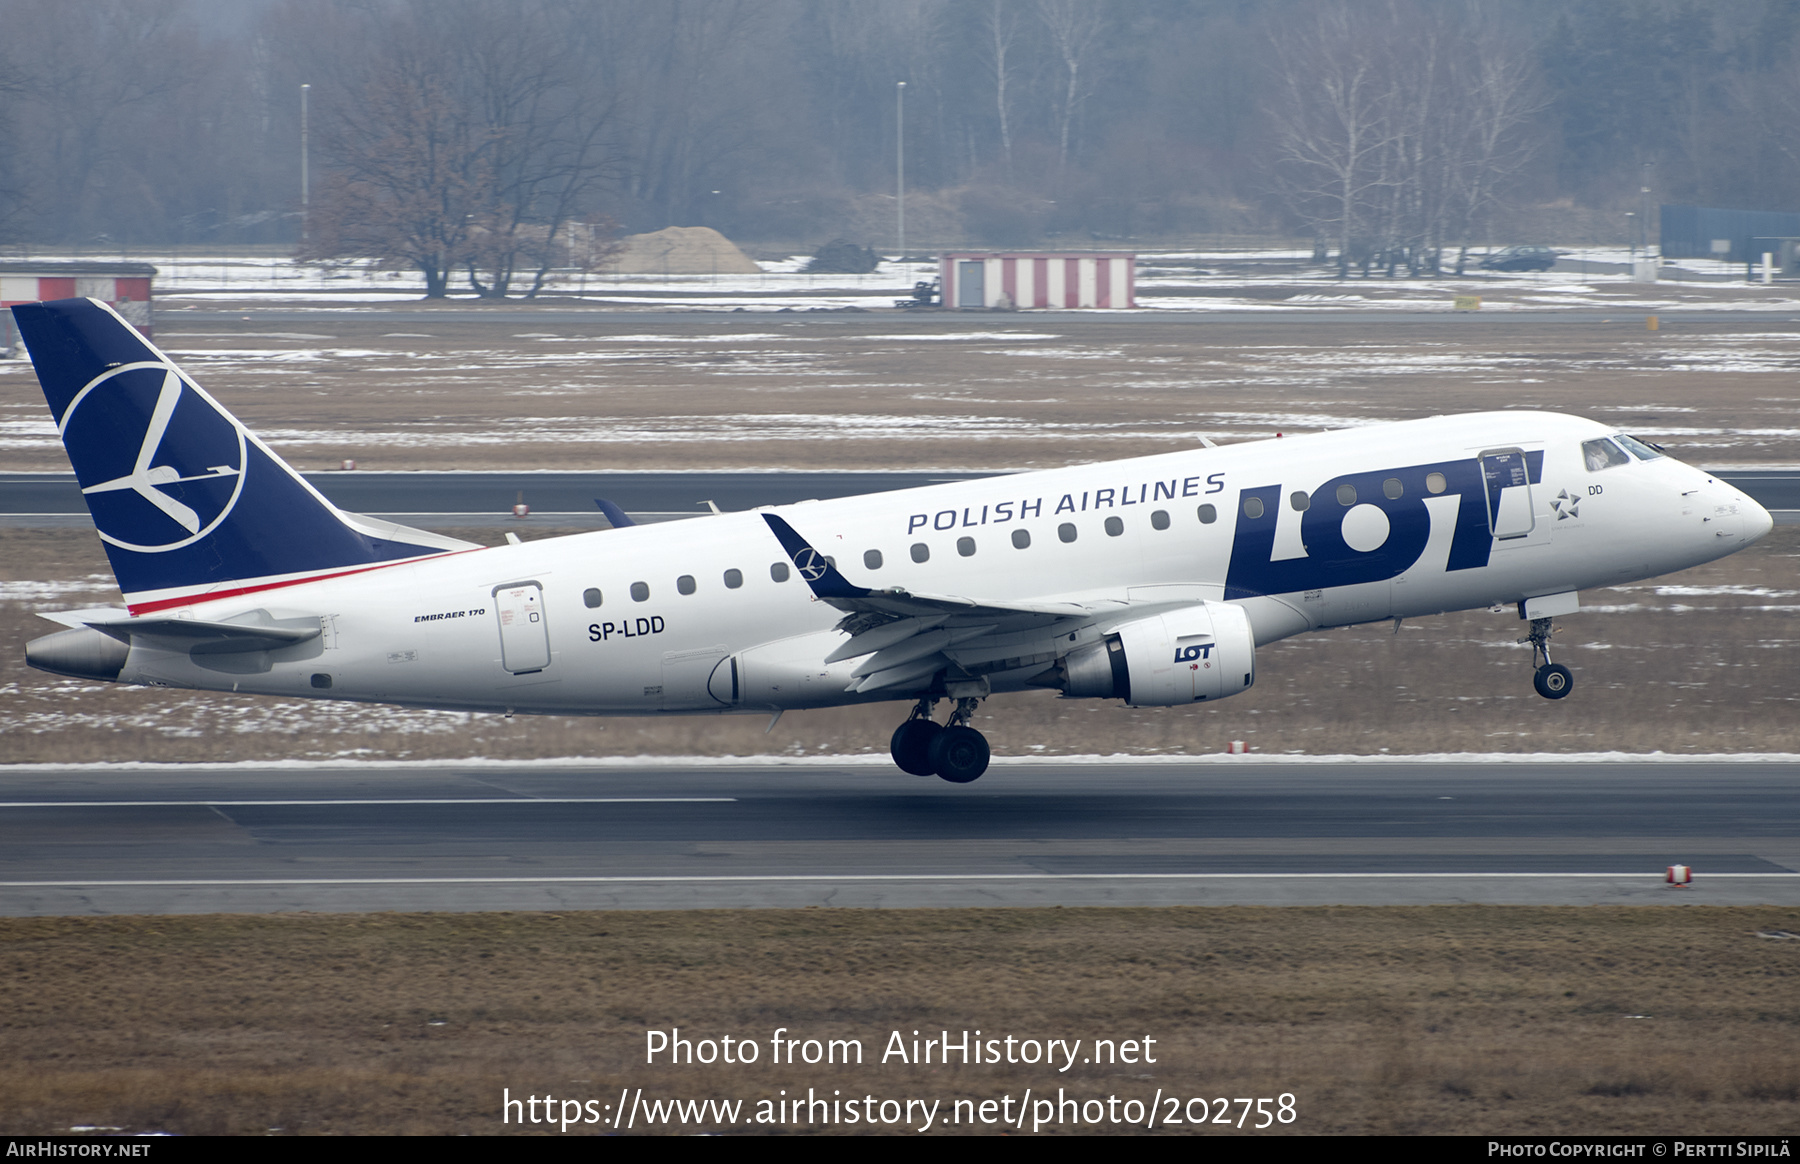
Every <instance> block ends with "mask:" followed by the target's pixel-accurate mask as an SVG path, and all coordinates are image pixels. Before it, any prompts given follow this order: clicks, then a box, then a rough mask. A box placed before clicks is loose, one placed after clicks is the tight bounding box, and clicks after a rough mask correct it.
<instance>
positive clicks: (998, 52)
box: [977, 0, 1020, 182]
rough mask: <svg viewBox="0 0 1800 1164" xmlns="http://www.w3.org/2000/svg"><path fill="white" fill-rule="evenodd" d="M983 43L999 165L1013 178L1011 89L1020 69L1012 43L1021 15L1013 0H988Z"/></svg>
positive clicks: (984, 15) (982, 30) (983, 21)
mask: <svg viewBox="0 0 1800 1164" xmlns="http://www.w3.org/2000/svg"><path fill="white" fill-rule="evenodd" d="M981 33H982V37H981V43H980V44H979V46H978V47H977V51H978V52H979V53H980V55H981V57H982V61H983V63H984V64H986V65H987V67H988V71H989V72H990V73H991V74H992V76H993V78H994V118H995V120H996V121H997V122H998V123H999V128H1000V166H1001V171H1002V173H1004V174H1005V176H1006V180H1007V181H1008V182H1011V181H1012V180H1013V137H1012V98H1011V95H1010V94H1009V93H1008V89H1009V88H1010V87H1011V85H1012V81H1013V73H1014V71H1015V70H1016V69H1017V68H1018V62H1017V60H1016V59H1015V57H1014V52H1013V46H1014V44H1015V43H1016V42H1017V41H1018V39H1019V33H1020V29H1019V14H1018V10H1017V8H1016V7H1015V6H1014V0H988V5H987V7H985V8H984V9H982V12H981Z"/></svg>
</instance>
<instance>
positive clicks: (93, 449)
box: [58, 361, 246, 554]
mask: <svg viewBox="0 0 1800 1164" xmlns="http://www.w3.org/2000/svg"><path fill="white" fill-rule="evenodd" d="M58 427H59V430H60V432H61V435H62V438H63V443H64V445H65V446H66V447H67V448H68V450H69V459H70V460H71V461H72V462H73V463H74V466H75V474H76V478H77V480H78V481H80V483H81V491H82V493H84V494H85V495H86V496H87V502H88V508H89V509H90V510H91V511H92V513H93V515H94V524H95V526H97V527H98V529H99V531H100V536H101V538H103V539H104V540H106V541H107V542H109V543H111V544H112V545H115V546H118V547H120V548H122V549H127V550H135V551H137V552H139V553H148V554H156V553H165V552H167V551H169V550H178V549H180V548H182V547H183V546H188V545H192V544H193V543H194V542H196V541H199V540H200V539H201V538H203V537H205V536H206V535H207V534H209V533H211V532H212V531H213V530H214V529H216V528H217V527H218V525H219V523H220V522H222V521H224V520H225V519H226V518H227V517H228V516H230V514H231V510H232V508H233V506H235V505H236V504H237V501H238V497H239V495H240V494H241V493H242V492H243V488H244V464H245V453H246V450H245V443H246V442H245V437H244V432H243V429H242V428H241V427H239V425H238V424H237V422H236V421H235V420H233V419H232V418H231V417H229V416H227V415H225V414H224V413H222V412H221V411H220V410H219V409H218V408H217V407H216V406H214V405H213V403H212V401H211V400H209V399H208V398H207V397H206V396H205V394H204V393H202V392H200V390H199V389H197V388H195V387H194V386H193V385H192V384H190V383H188V382H187V381H186V380H185V379H184V378H183V377H182V375H181V373H180V372H178V371H176V370H175V369H174V368H173V367H171V366H169V365H168V364H165V363H162V362H160V361H145V362H141V363H132V364H126V365H124V366H123V367H118V368H112V369H109V370H107V371H106V372H104V373H102V374H101V375H99V376H96V377H94V379H93V380H91V381H89V382H88V383H87V384H86V385H85V386H83V387H82V389H81V391H80V392H78V393H76V395H75V398H74V399H73V400H71V401H70V402H69V407H68V409H67V410H66V411H65V412H64V413H63V415H62V418H61V420H60V421H59V424H58ZM171 432H173V434H174V436H173V438H172V439H165V438H170V434H171Z"/></svg>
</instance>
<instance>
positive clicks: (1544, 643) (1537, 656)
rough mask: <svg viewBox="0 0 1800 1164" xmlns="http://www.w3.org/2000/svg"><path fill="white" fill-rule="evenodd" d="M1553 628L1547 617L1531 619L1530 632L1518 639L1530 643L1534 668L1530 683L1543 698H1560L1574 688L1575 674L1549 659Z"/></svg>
mask: <svg viewBox="0 0 1800 1164" xmlns="http://www.w3.org/2000/svg"><path fill="white" fill-rule="evenodd" d="M1555 633H1556V631H1555V628H1553V627H1552V626H1551V625H1550V620H1549V619H1547V618H1534V619H1532V620H1531V633H1530V634H1528V635H1526V636H1525V637H1524V638H1522V639H1520V640H1519V641H1520V642H1521V643H1530V644H1531V662H1532V666H1533V667H1535V668H1536V670H1534V671H1533V672H1532V675H1531V685H1532V686H1533V687H1535V688H1536V689H1537V693H1538V694H1539V695H1542V696H1543V697H1544V698H1545V699H1561V698H1563V697H1564V696H1566V695H1567V694H1568V693H1569V692H1571V691H1573V690H1575V675H1574V673H1573V672H1572V671H1570V670H1569V669H1568V668H1567V667H1565V666H1563V665H1562V664H1561V663H1552V662H1551V661H1550V636H1551V635H1553V634H1555Z"/></svg>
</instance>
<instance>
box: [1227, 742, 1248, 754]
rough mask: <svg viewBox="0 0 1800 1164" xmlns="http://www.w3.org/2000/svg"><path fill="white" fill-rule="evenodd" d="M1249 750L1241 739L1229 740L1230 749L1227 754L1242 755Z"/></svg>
mask: <svg viewBox="0 0 1800 1164" xmlns="http://www.w3.org/2000/svg"><path fill="white" fill-rule="evenodd" d="M1249 750H1250V749H1249V748H1248V747H1246V746H1245V744H1244V741H1243V740H1232V741H1231V750H1230V752H1229V753H1228V754H1229V755H1233V756H1242V755H1244V754H1245V753H1246V752H1248V751H1249Z"/></svg>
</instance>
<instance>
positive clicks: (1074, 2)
mask: <svg viewBox="0 0 1800 1164" xmlns="http://www.w3.org/2000/svg"><path fill="white" fill-rule="evenodd" d="M1037 10H1038V17H1039V18H1040V19H1041V20H1043V22H1044V27H1045V28H1046V29H1048V30H1049V33H1050V43H1051V45H1052V46H1053V47H1054V48H1055V50H1056V55H1057V58H1058V59H1059V60H1060V61H1061V63H1062V75H1063V83H1062V110H1061V112H1060V113H1059V114H1058V116H1057V124H1056V136H1057V146H1056V164H1057V171H1058V174H1059V175H1061V174H1066V173H1067V171H1068V168H1069V149H1070V141H1071V139H1072V137H1073V136H1074V133H1075V126H1076V123H1077V121H1078V120H1079V118H1080V114H1081V111H1082V107H1083V105H1084V104H1085V103H1086V101H1087V86H1089V85H1091V84H1092V83H1093V79H1092V69H1091V68H1090V67H1089V66H1090V65H1091V63H1092V57H1093V54H1094V51H1095V49H1096V48H1097V47H1098V45H1099V42H1100V33H1101V29H1102V28H1103V26H1104V24H1105V21H1106V10H1105V8H1104V7H1102V6H1101V5H1099V4H1094V3H1091V2H1090V0H1037ZM1084 68H1085V69H1087V71H1088V72H1087V75H1085V76H1084V75H1083V69H1084Z"/></svg>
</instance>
